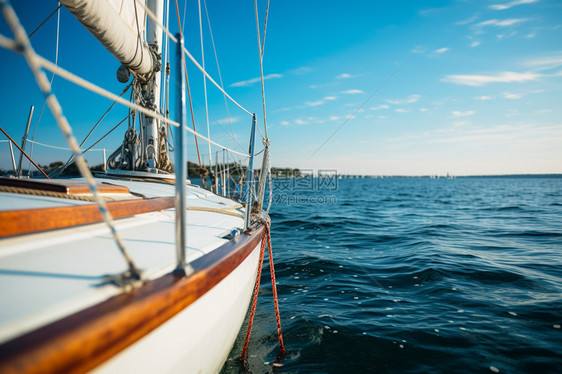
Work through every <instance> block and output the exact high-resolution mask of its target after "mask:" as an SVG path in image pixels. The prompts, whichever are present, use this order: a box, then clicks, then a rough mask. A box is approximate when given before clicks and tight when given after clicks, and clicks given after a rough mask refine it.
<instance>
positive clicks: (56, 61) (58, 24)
mask: <svg viewBox="0 0 562 374" xmlns="http://www.w3.org/2000/svg"><path fill="white" fill-rule="evenodd" d="M61 5H62V4H59V6H58V8H57V43H56V45H55V65H58V64H59V42H60V8H61ZM49 17H50V16H49ZM32 34H33V33H32ZM29 38H31V35H30V36H29ZM29 38H28V40H29ZM54 80H55V74H54V73H53V75H52V76H51V82H50V85H51V87H53V81H54ZM45 105H47V99H45V101H43V107H42V108H41V113H40V114H39V118H38V119H37V122H36V123H35V130H33V136H32V137H31V140H35V135H36V134H37V130H38V129H39V123H40V122H41V118H42V117H43V112H44V111H45ZM29 155H30V157H33V144H31V148H30V150H29ZM30 169H31V168H30V167H29V165H28V167H27V170H28V173H29V170H30ZM28 176H29V174H28Z"/></svg>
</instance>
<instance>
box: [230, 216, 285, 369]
mask: <svg viewBox="0 0 562 374" xmlns="http://www.w3.org/2000/svg"><path fill="white" fill-rule="evenodd" d="M264 226H265V231H264V234H263V239H262V242H261V247H260V258H259V262H258V273H257V275H256V283H254V296H253V298H252V310H251V313H250V321H249V322H248V331H247V332H246V339H245V340H244V348H242V354H241V355H240V361H241V362H244V360H245V359H246V353H247V351H248V344H249V342H250V333H251V332H252V325H253V323H254V316H255V314H256V306H257V302H258V294H259V290H260V283H261V270H262V267H263V256H264V253H265V242H266V241H267V245H268V253H269V270H270V272H271V286H272V288H273V303H274V304H275V319H276V321H277V336H278V337H279V351H280V353H281V355H284V354H286V353H287V351H286V350H285V346H284V345H283V334H282V331H281V318H280V317H279V302H278V300H277V284H276V282H275V268H274V267H273V254H272V250H271V233H270V232H269V224H268V223H267V222H264Z"/></svg>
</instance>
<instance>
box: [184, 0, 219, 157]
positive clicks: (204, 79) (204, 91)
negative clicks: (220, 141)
mask: <svg viewBox="0 0 562 374" xmlns="http://www.w3.org/2000/svg"><path fill="white" fill-rule="evenodd" d="M197 4H198V6H199V36H200V38H201V62H202V63H203V70H205V50H204V49H203V20H202V18H201V0H197ZM184 21H185V19H184ZM203 94H204V97H205V119H206V120H207V137H208V138H209V139H210V138H211V132H210V129H209V105H208V103H207V77H206V76H205V74H203ZM207 145H208V146H209V168H210V167H211V165H213V154H212V152H211V143H207Z"/></svg>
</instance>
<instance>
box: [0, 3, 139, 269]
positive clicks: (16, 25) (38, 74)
mask: <svg viewBox="0 0 562 374" xmlns="http://www.w3.org/2000/svg"><path fill="white" fill-rule="evenodd" d="M0 8H1V9H2V12H3V13H4V17H5V18H6V22H7V23H8V24H9V26H10V28H11V29H12V32H13V33H14V36H15V40H16V42H17V43H18V45H19V47H20V48H21V53H22V54H23V56H24V57H25V60H26V62H27V64H28V65H29V68H30V70H31V72H32V73H33V75H34V77H35V80H36V81H37V85H38V86H39V88H40V89H41V91H42V92H43V94H44V95H45V98H46V100H47V105H48V106H49V109H50V110H51V112H52V114H53V117H54V118H55V121H56V122H57V125H58V126H59V128H60V130H61V132H62V133H63V135H64V138H65V139H66V141H67V143H68V145H69V147H70V148H71V149H72V150H73V152H74V153H75V154H76V155H77V157H76V165H77V166H78V170H79V171H80V174H81V175H82V176H83V177H84V178H85V179H86V181H87V183H88V187H89V188H90V190H91V191H92V194H93V195H94V198H95V200H96V203H97V205H98V208H99V210H100V213H101V214H102V216H103V220H104V221H105V223H106V224H107V226H108V228H109V230H110V231H111V234H112V236H113V238H114V240H115V242H116V244H117V246H118V248H119V250H120V252H121V254H122V255H123V257H124V258H125V261H126V262H127V265H128V267H129V272H130V275H131V276H132V277H134V278H137V279H138V278H140V272H139V271H138V270H137V268H136V266H135V265H134V263H133V261H132V259H131V256H130V255H129V253H128V251H127V249H126V248H125V245H124V244H123V241H122V240H121V237H120V235H119V234H118V233H117V230H116V229H115V226H114V225H113V219H112V217H111V214H110V212H109V210H108V209H107V206H106V205H105V202H104V200H103V199H102V198H101V196H100V195H99V193H98V190H97V188H96V182H95V180H94V178H93V176H92V173H91V172H90V169H88V165H87V163H86V160H85V159H84V156H83V155H82V153H81V151H80V148H79V147H78V143H77V142H76V138H75V137H74V136H73V135H72V128H71V127H70V124H69V123H68V120H67V119H66V117H65V116H64V115H63V114H62V108H61V106H60V104H59V102H58V100H57V98H56V97H55V95H54V94H53V92H52V91H51V87H50V84H49V81H48V80H47V77H46V75H45V73H44V72H43V71H42V70H41V63H40V59H41V58H40V57H39V56H38V55H37V54H36V53H35V51H34V50H33V48H32V47H31V44H30V43H29V41H28V39H27V34H26V32H25V29H24V28H23V26H22V25H21V23H20V21H19V19H18V17H17V15H16V13H15V12H14V9H13V8H12V6H11V5H10V4H9V3H8V2H7V1H6V0H0Z"/></svg>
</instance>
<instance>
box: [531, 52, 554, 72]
mask: <svg viewBox="0 0 562 374" xmlns="http://www.w3.org/2000/svg"><path fill="white" fill-rule="evenodd" d="M524 65H525V66H529V67H532V68H535V69H537V70H548V69H554V68H557V67H559V66H562V55H553V56H546V57H539V58H535V59H532V60H527V61H526V62H525V63H524Z"/></svg>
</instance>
